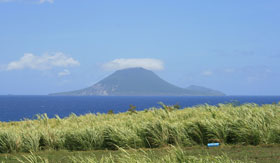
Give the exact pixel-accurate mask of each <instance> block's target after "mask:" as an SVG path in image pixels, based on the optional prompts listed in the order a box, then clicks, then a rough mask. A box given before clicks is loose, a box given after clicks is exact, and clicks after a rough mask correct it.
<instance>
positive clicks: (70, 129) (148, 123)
mask: <svg viewBox="0 0 280 163" xmlns="http://www.w3.org/2000/svg"><path fill="white" fill-rule="evenodd" d="M161 105H162V108H161V109H156V108H151V109H148V110H145V111H138V112H137V114H131V111H128V112H126V113H120V114H99V113H98V114H87V115H83V116H76V115H75V114H71V115H70V116H69V117H67V118H63V119H61V118H59V117H58V116H57V117H56V118H53V119H49V118H48V117H47V115H46V114H43V115H39V116H37V119H36V120H28V119H26V120H24V121H21V122H1V123H0V153H18V152H35V153H36V152H38V151H47V150H69V151H91V150H117V149H119V148H121V149H138V151H139V150H140V148H162V147H168V146H170V145H173V146H177V147H179V146H180V147H181V148H185V147H193V146H198V145H199V146H205V145H206V144H207V143H210V142H220V143H221V144H222V146H225V145H226V146H227V145H265V144H280V127H279V126H280V118H279V117H280V105H279V104H271V105H262V106H258V105H256V104H245V105H241V106H236V105H233V104H220V105H219V106H209V105H201V106H196V107H192V108H185V109H182V110H178V109H177V108H178V107H176V106H175V107H174V106H166V105H164V104H162V103H161ZM172 151H173V153H172V152H171V153H169V155H168V156H166V158H165V157H161V158H158V159H159V160H158V161H160V160H161V161H162V159H171V160H170V161H174V160H172V159H175V158H176V157H177V155H176V154H174V151H177V152H178V151H181V152H184V151H183V150H180V149H178V148H176V149H174V150H172ZM124 153H125V152H124ZM175 153H176V152H175ZM146 154H147V153H145V152H144V153H142V154H140V155H141V157H140V156H139V153H137V157H138V156H139V157H140V158H141V159H145V158H146V159H147V160H148V161H146V162H149V159H150V158H148V156H147V157H146ZM142 155H143V156H142ZM175 155H176V157H175ZM169 156H170V157H169ZM33 157H34V158H33ZM89 157H90V158H88V159H90V160H91V159H92V160H94V159H96V158H94V156H89ZM123 157H124V158H127V157H128V156H125V155H122V156H121V157H120V158H118V159H122V158H123ZM135 157H136V156H135ZM167 157H169V158H167ZM178 157H179V156H178ZM35 158H36V159H43V158H37V157H36V156H32V155H31V156H30V159H35ZM133 158H134V156H133ZM196 158H197V159H202V158H203V159H204V157H196ZM77 159H78V160H79V159H82V158H73V160H77ZM83 159H87V158H83ZM104 159H105V160H106V159H110V157H109V156H108V157H106V158H104ZM155 159H156V158H155ZM182 159H195V157H190V158H189V157H186V158H185V157H184V158H182ZM205 159H206V160H207V159H214V158H210V157H209V158H208V157H206V156H205ZM217 159H223V160H227V159H229V158H228V157H226V156H219V157H217ZM105 162H106V161H105ZM134 162H135V161H134ZM140 162H141V161H140Z"/></svg>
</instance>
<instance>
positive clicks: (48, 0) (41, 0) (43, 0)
mask: <svg viewBox="0 0 280 163" xmlns="http://www.w3.org/2000/svg"><path fill="white" fill-rule="evenodd" d="M0 2H31V3H32V2H34V3H39V4H42V3H54V0H0Z"/></svg>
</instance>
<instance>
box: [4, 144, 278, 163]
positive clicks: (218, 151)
mask: <svg viewBox="0 0 280 163" xmlns="http://www.w3.org/2000/svg"><path fill="white" fill-rule="evenodd" d="M182 150H183V152H184V156H193V157H194V158H198V159H201V160H202V159H203V158H207V157H210V158H214V157H216V156H225V157H226V160H231V161H236V162H238V161H240V162H260V163H277V162H280V146H279V145H266V146H223V147H218V148H206V147H199V146H195V147H187V148H183V149H182ZM144 151H145V152H146V154H144V155H146V156H147V155H148V157H149V158H150V159H151V160H153V162H156V160H157V161H158V162H160V161H161V160H160V158H163V157H166V156H167V155H168V154H170V153H172V151H173V149H172V147H166V148H159V149H144ZM127 152H128V153H134V154H135V153H136V154H137V155H138V157H142V155H143V152H142V151H141V150H137V151H135V150H132V149H130V150H127ZM34 155H36V156H39V157H41V158H42V159H45V160H48V161H49V162H61V163H68V162H75V160H74V161H73V157H75V158H76V159H80V158H84V159H85V158H96V160H97V161H92V162H99V161H100V160H101V159H102V157H103V158H105V157H107V158H110V157H113V158H114V159H115V160H116V159H117V158H118V157H124V156H123V155H124V153H123V151H122V150H116V151H108V150H94V151H72V152H71V151H67V150H62V151H53V150H52V151H40V152H36V153H34ZM23 156H25V157H26V156H30V154H27V153H12V154H0V162H1V161H3V162H5V163H15V162H19V161H18V160H17V159H20V160H23V161H25V162H28V161H27V160H26V159H25V158H24V157H23ZM138 160H141V159H140V158H138ZM76 161H77V160H76ZM127 161H131V160H127ZM142 161H143V160H142ZM195 161H196V162H197V161H198V160H195ZM204 161H205V160H204ZM207 161H209V160H207ZM212 161H213V162H219V161H217V160H212ZM221 161H225V160H221ZM38 162H39V161H38ZM88 162H90V161H88ZM147 162H148V161H147ZM190 162H191V161H190ZM198 162H199V161H198ZM205 162H206V161H205Z"/></svg>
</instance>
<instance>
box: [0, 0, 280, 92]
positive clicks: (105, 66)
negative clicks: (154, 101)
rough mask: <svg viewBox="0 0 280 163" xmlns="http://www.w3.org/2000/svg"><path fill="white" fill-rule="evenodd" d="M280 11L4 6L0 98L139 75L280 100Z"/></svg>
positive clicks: (32, 0) (183, 4)
mask: <svg viewBox="0 0 280 163" xmlns="http://www.w3.org/2000/svg"><path fill="white" fill-rule="evenodd" d="M279 16H280V2H279V1H276V0H272V1H269V2H267V1H253V0H248V1H241V0H237V1H232V2H229V1H217V0H213V1H183V0H178V1H176V2H174V1H159V0H156V1H147V0H144V1H138V2H136V1H127V0H120V1H112V0H111V1H106V2H105V1H104V2H103V1H77V2H75V1H66V0H0V20H1V25H0V36H1V37H0V95H8V94H14V95H47V94H49V93H53V92H64V91H70V90H78V89H81V88H85V87H89V86H91V85H93V84H95V83H97V82H98V81H99V80H102V79H103V78H105V77H107V76H108V75H110V74H111V73H113V72H114V71H116V70H119V69H124V68H130V67H143V68H146V69H149V70H152V71H153V72H155V73H156V74H157V75H159V76H160V77H161V78H162V79H164V80H166V81H168V82H169V83H171V84H174V85H176V86H179V87H182V88H186V87H188V86H189V85H198V86H204V87H208V88H211V89H215V90H219V91H221V92H224V93H225V94H227V95H259V96H261V95H280V87H279V86H278V83H279V81H280V73H279V69H280V64H279V61H280V47H279V45H278V43H279V41H280V37H279V36H280V31H279V29H280V23H279V21H278V20H279Z"/></svg>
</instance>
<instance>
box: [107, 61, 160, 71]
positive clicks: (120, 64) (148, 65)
mask: <svg viewBox="0 0 280 163" xmlns="http://www.w3.org/2000/svg"><path fill="white" fill-rule="evenodd" d="M102 67H103V69H105V70H120V69H125V68H133V67H142V68H145V69H148V70H163V69H164V64H163V62H162V61H161V60H159V59H153V58H128V59H125V58H120V59H115V60H113V61H110V62H107V63H105V64H103V65H102Z"/></svg>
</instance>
